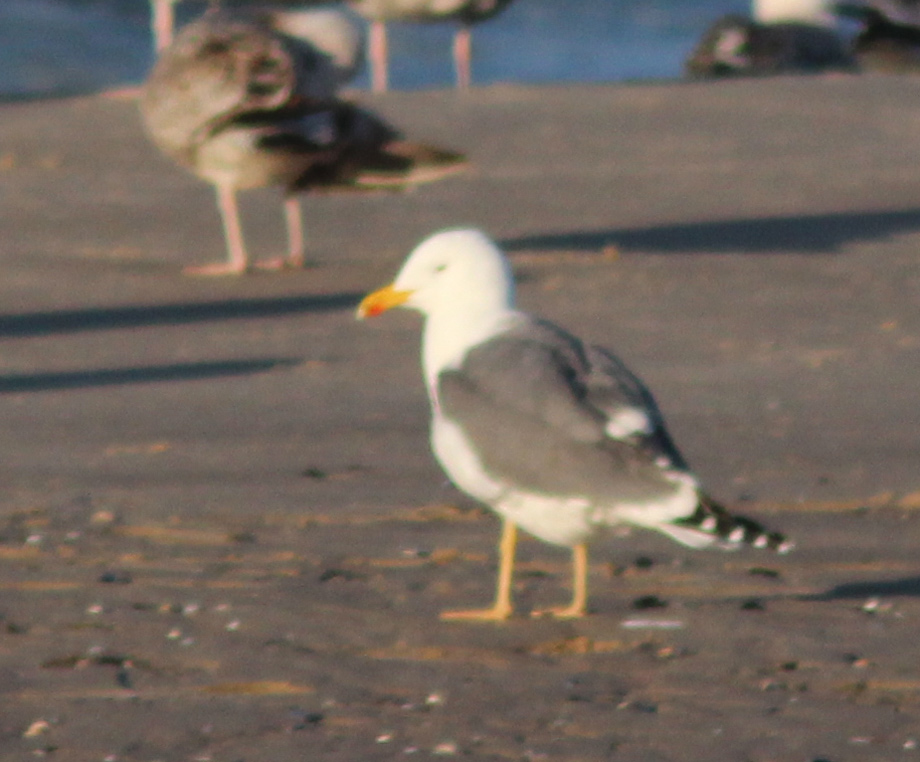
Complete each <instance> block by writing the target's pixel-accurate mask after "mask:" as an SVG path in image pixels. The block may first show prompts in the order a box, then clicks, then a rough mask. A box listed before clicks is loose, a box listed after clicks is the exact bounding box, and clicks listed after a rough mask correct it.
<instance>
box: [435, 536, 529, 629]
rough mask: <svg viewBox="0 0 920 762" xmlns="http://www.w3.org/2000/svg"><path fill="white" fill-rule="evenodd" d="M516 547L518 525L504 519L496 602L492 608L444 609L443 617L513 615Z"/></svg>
mask: <svg viewBox="0 0 920 762" xmlns="http://www.w3.org/2000/svg"><path fill="white" fill-rule="evenodd" d="M515 548H517V527H516V526H515V525H514V524H512V523H511V522H510V521H508V520H507V519H502V536H501V540H499V543H498V556H499V558H498V586H497V588H496V591H495V604H494V605H493V606H492V608H490V609H472V610H470V611H442V612H441V619H444V620H447V621H458V620H465V621H468V622H498V621H501V620H503V619H507V618H508V617H509V616H511V612H512V609H511V574H512V572H513V571H514V551H515Z"/></svg>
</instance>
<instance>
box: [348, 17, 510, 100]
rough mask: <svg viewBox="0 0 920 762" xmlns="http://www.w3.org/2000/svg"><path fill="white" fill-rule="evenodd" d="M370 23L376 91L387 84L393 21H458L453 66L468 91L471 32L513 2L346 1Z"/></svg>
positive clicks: (461, 86)
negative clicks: (389, 32)
mask: <svg viewBox="0 0 920 762" xmlns="http://www.w3.org/2000/svg"><path fill="white" fill-rule="evenodd" d="M347 1H348V3H349V5H350V6H351V7H352V8H354V9H355V11H357V12H358V13H359V14H361V15H362V16H364V18H366V19H367V20H368V21H369V22H370V24H371V31H370V41H369V51H368V58H369V59H370V65H371V83H372V88H373V90H374V91H375V92H384V91H386V89H387V85H388V76H387V69H388V58H389V55H388V52H387V32H386V24H387V22H390V21H425V22H430V21H457V22H458V23H459V25H460V26H459V27H458V29H457V32H456V34H455V36H454V66H455V68H456V73H457V86H458V87H460V88H467V87H469V85H470V81H471V72H470V70H471V58H472V52H471V31H470V28H471V27H472V26H473V24H476V23H478V22H480V21H485V20H486V19H490V18H492V17H493V16H495V15H496V14H498V13H500V12H501V11H502V10H503V9H504V8H505V6H506V5H508V4H509V3H510V2H511V0H347Z"/></svg>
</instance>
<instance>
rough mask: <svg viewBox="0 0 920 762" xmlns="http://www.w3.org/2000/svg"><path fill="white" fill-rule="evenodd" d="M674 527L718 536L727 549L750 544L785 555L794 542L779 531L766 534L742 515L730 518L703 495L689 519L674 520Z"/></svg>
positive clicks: (765, 531)
mask: <svg viewBox="0 0 920 762" xmlns="http://www.w3.org/2000/svg"><path fill="white" fill-rule="evenodd" d="M674 524H676V525H677V526H681V527H687V528H689V529H695V530H697V531H700V532H704V533H706V534H709V535H712V536H713V537H718V538H719V540H720V541H721V542H722V543H724V544H725V546H727V547H738V546H740V545H750V546H752V547H754V548H766V549H769V550H773V551H775V552H777V553H788V552H789V551H790V550H792V549H793V548H794V547H795V543H793V542H791V541H790V540H787V539H786V536H785V535H783V534H781V533H780V532H770V531H768V530H767V529H766V528H765V527H764V526H763V525H761V524H759V523H757V522H756V521H754V520H753V519H749V518H746V517H745V516H733V515H732V514H730V513H729V512H728V511H727V510H725V508H723V507H722V506H721V505H719V504H718V503H716V502H714V501H713V500H711V499H709V498H708V497H705V496H703V497H702V498H701V499H700V503H699V505H698V506H697V508H696V510H695V511H694V512H693V514H692V515H691V516H687V517H686V518H683V519H677V520H676V521H675V522H674Z"/></svg>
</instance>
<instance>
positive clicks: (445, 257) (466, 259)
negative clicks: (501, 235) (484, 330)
mask: <svg viewBox="0 0 920 762" xmlns="http://www.w3.org/2000/svg"><path fill="white" fill-rule="evenodd" d="M513 305H514V279H513V277H512V275H511V268H510V266H509V264H508V260H507V259H506V258H505V255H504V254H502V252H501V250H500V249H499V248H498V246H496V245H495V243H494V242H493V241H492V240H491V239H490V238H489V237H488V236H487V235H486V234H485V233H483V232H482V231H481V230H476V229H474V228H466V229H457V230H444V231H441V232H439V233H435V234H434V235H432V236H430V237H428V238H426V239H425V240H424V241H422V242H421V243H420V244H419V245H418V246H417V247H416V248H415V249H414V250H413V251H412V253H411V254H409V256H408V258H407V259H406V261H405V263H404V264H403V266H402V268H401V269H400V271H399V273H398V274H397V275H396V279H395V280H394V281H393V282H392V283H391V284H390V285H389V286H385V287H384V288H382V289H380V290H378V291H375V292H373V293H372V294H369V295H368V296H367V297H365V298H364V300H363V301H362V302H361V305H360V306H359V307H358V317H361V318H363V317H372V316H375V315H379V314H380V313H381V312H384V311H386V310H388V309H390V308H391V307H399V306H402V307H408V308H411V309H415V310H418V311H419V312H421V313H422V314H424V315H425V316H427V317H432V316H436V315H439V314H445V313H462V314H463V315H465V316H466V318H467V319H474V318H475V317H476V316H483V315H486V314H496V313H503V312H505V311H507V310H510V309H513Z"/></svg>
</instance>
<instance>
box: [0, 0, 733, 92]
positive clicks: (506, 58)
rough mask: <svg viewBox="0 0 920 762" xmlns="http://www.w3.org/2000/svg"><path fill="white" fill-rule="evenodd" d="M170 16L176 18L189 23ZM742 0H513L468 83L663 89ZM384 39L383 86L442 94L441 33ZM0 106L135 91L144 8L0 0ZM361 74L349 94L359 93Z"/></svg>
mask: <svg viewBox="0 0 920 762" xmlns="http://www.w3.org/2000/svg"><path fill="white" fill-rule="evenodd" d="M186 5H190V6H192V7H190V8H182V7H180V19H181V18H182V12H183V11H184V12H185V14H186V17H188V14H195V13H200V12H201V6H200V4H198V3H190V4H186ZM729 12H740V13H749V3H747V2H745V0H518V2H515V3H512V5H511V6H510V7H509V8H508V9H507V10H506V11H505V12H504V13H502V14H500V15H499V16H498V18H496V19H494V20H492V21H489V22H488V23H485V24H480V25H477V27H476V31H475V34H474V38H473V44H474V50H475V52H474V55H473V82H474V84H478V85H485V84H492V83H495V82H527V83H546V82H565V81H581V82H610V81H623V80H645V79H673V78H677V77H679V76H680V75H681V66H682V64H683V61H684V59H685V58H686V57H687V55H688V54H689V53H690V51H691V50H692V49H693V47H694V45H695V44H696V43H697V41H698V40H699V38H700V35H701V34H702V33H703V32H704V30H705V29H706V28H707V27H708V26H709V25H710V24H711V23H712V21H713V19H715V18H716V17H718V16H720V15H722V14H724V13H729ZM389 29H390V45H391V53H392V55H391V58H390V62H391V63H390V65H391V74H390V76H391V79H390V81H391V86H392V87H393V88H394V89H398V90H413V89H420V88H427V87H453V83H454V75H453V68H452V64H451V59H450V56H448V55H445V50H446V49H449V46H450V44H451V41H452V39H453V31H454V29H455V26H454V25H453V24H431V25H418V24H411V25H410V24H398V23H393V24H392V25H390V27H389ZM0 51H2V53H0V98H4V99H12V98H30V97H42V96H48V95H65V94H72V93H79V92H88V91H93V90H98V89H100V88H107V87H113V86H117V85H124V84H130V83H139V82H140V81H141V80H142V79H143V78H144V76H145V75H146V73H147V71H148V70H149V68H150V66H151V64H152V61H153V50H152V45H151V39H150V31H149V7H148V2H147V0H2V2H0ZM367 84H368V79H367V73H366V72H365V73H364V74H363V75H361V77H359V78H358V79H357V80H356V81H355V82H354V85H355V86H357V87H366V86H367Z"/></svg>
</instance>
